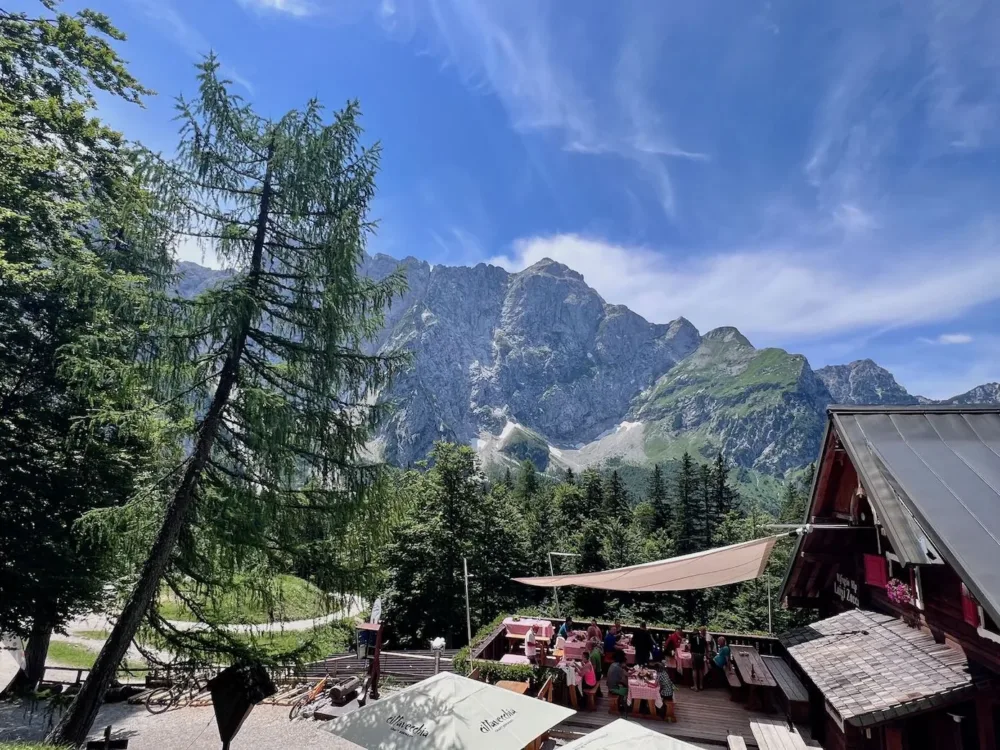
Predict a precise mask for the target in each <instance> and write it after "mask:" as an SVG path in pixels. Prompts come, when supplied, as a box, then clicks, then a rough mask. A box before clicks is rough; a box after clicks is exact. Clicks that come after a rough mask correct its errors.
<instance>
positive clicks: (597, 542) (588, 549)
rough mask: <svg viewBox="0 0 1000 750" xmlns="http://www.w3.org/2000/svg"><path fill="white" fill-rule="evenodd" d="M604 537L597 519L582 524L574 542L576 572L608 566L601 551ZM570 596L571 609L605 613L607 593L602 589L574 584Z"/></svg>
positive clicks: (585, 612) (590, 615)
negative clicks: (576, 556) (576, 555)
mask: <svg viewBox="0 0 1000 750" xmlns="http://www.w3.org/2000/svg"><path fill="white" fill-rule="evenodd" d="M604 537H605V531H604V526H603V524H601V523H600V522H599V521H596V520H592V519H591V520H588V521H586V522H585V523H584V524H583V526H582V528H581V529H580V532H579V535H578V539H577V543H576V551H577V554H579V557H578V558H576V559H575V562H576V572H577V573H595V572H597V571H600V570H606V569H607V568H608V565H607V562H606V561H605V559H604V555H603V551H602V550H603V539H604ZM571 596H572V603H573V611H575V612H577V613H579V614H580V615H584V616H589V617H601V616H603V615H605V614H606V611H605V602H606V600H607V594H606V593H605V592H604V591H602V590H600V589H590V588H584V587H582V586H574V587H573V588H572V593H571Z"/></svg>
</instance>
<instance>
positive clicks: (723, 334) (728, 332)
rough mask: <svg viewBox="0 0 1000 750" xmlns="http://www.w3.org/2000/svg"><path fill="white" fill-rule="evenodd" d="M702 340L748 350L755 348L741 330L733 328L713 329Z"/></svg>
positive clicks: (721, 327)
mask: <svg viewBox="0 0 1000 750" xmlns="http://www.w3.org/2000/svg"><path fill="white" fill-rule="evenodd" d="M685 322H687V321H685ZM692 327H693V326H692ZM701 338H702V340H703V341H711V342H718V343H720V344H730V345H733V346H738V347H746V348H748V349H753V348H754V347H753V344H751V343H750V339H748V338H747V337H746V336H744V335H743V334H742V333H740V332H739V330H738V329H737V328H735V327H733V326H720V327H719V328H713V329H712V330H711V331H709V332H708V333H706V334H705V335H704V336H702V337H701Z"/></svg>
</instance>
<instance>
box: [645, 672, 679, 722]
mask: <svg viewBox="0 0 1000 750" xmlns="http://www.w3.org/2000/svg"><path fill="white" fill-rule="evenodd" d="M651 666H652V667H653V668H654V669H655V670H656V681H657V683H659V686H660V698H662V699H663V711H662V714H661V715H662V716H664V717H665V718H666V719H667V721H677V719H676V718H675V717H674V682H673V680H671V679H670V673H669V672H668V671H667V665H666V664H664V663H663V662H656V663H655V664H652V665H651Z"/></svg>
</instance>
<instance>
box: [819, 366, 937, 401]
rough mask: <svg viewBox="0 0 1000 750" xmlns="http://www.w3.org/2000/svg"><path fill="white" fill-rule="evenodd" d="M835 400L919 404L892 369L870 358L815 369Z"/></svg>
mask: <svg viewBox="0 0 1000 750" xmlns="http://www.w3.org/2000/svg"><path fill="white" fill-rule="evenodd" d="M816 376H817V377H818V378H819V379H820V380H822V381H823V384H824V385H825V386H826V388H827V390H829V391H830V395H831V396H833V400H834V401H835V402H836V403H838V404H876V405H881V404H900V405H905V404H917V403H919V401H918V400H917V398H916V397H915V396H911V395H910V394H909V393H907V391H906V389H905V388H903V386H901V385H900V384H899V383H897V382H896V378H894V377H893V376H892V373H891V372H889V371H888V370H886V369H885V368H884V367H879V366H878V365H877V364H876V363H875V362H873V361H872V360H870V359H859V360H856V361H854V362H851V363H850V364H846V365H831V366H829V367H822V368H820V369H819V370H816Z"/></svg>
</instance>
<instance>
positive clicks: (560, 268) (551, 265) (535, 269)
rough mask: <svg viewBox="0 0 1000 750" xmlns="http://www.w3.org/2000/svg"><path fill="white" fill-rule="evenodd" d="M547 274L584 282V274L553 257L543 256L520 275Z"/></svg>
mask: <svg viewBox="0 0 1000 750" xmlns="http://www.w3.org/2000/svg"><path fill="white" fill-rule="evenodd" d="M537 274H545V275H548V276H554V277H556V278H562V279H573V280H575V281H579V282H583V280H584V279H583V274H582V273H580V272H578V271H574V270H573V269H572V268H570V267H569V266H567V265H564V264H563V263H560V262H558V261H555V260H552V258H542V259H541V260H540V261H538V262H536V263H533V264H532V265H530V266H528V267H527V268H525V269H524V270H523V271H521V272H520V273H519V274H518V275H519V276H520V275H537Z"/></svg>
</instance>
